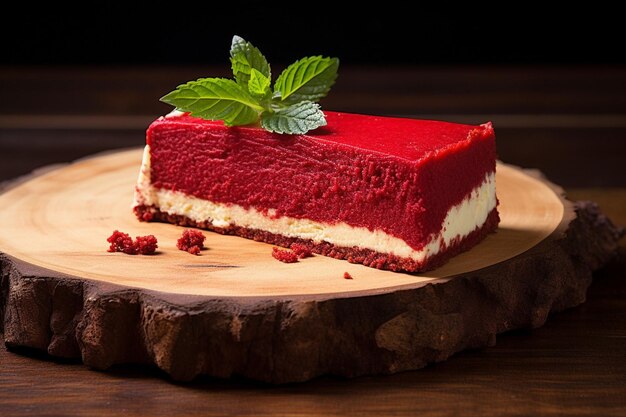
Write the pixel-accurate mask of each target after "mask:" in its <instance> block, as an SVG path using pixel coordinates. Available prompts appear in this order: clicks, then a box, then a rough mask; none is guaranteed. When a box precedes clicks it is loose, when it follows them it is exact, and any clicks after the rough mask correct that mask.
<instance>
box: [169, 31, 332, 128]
mask: <svg viewBox="0 0 626 417" xmlns="http://www.w3.org/2000/svg"><path fill="white" fill-rule="evenodd" d="M230 62H231V67H232V70H233V76H234V78H235V79H234V80H230V79H225V78H200V79H198V80H196V81H190V82H188V83H185V84H182V85H180V86H178V87H177V88H176V89H175V90H174V91H172V92H171V93H169V94H167V95H165V96H163V97H162V98H161V101H162V102H164V103H167V104H171V105H172V106H174V107H176V109H177V110H180V111H183V112H189V113H190V114H191V115H192V116H195V117H200V118H203V119H209V120H223V121H224V124H225V125H226V126H241V125H247V124H253V123H259V122H260V125H261V127H263V128H264V129H265V130H268V131H270V132H275V133H285V134H303V133H306V132H308V131H309V130H313V129H316V128H318V127H320V126H325V125H326V118H325V117H324V113H323V112H322V110H321V109H320V106H319V104H317V103H316V102H317V101H319V100H320V99H321V98H323V97H325V96H326V94H328V91H329V90H330V88H331V87H332V85H333V84H334V83H335V80H336V79H337V70H338V68H339V60H338V59H337V58H328V57H322V56H311V57H306V58H302V59H300V60H298V61H296V62H294V63H293V64H291V65H289V66H288V67H287V68H286V69H285V70H284V71H283V72H282V73H281V74H280V75H279V76H278V78H277V79H276V82H275V83H274V88H273V89H272V88H271V84H272V73H271V69H270V65H269V63H268V62H267V59H265V57H264V56H263V54H262V53H261V51H259V49H258V48H256V47H255V46H254V45H252V44H251V43H250V42H246V41H245V40H244V39H243V38H241V37H239V36H234V37H233V41H232V44H231V48H230Z"/></svg>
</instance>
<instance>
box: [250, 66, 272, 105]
mask: <svg viewBox="0 0 626 417" xmlns="http://www.w3.org/2000/svg"><path fill="white" fill-rule="evenodd" d="M270 83H271V80H270V79H269V78H267V77H266V76H265V75H263V74H261V73H260V72H259V71H257V70H256V69H255V68H252V71H251V72H250V79H249V80H248V91H249V92H250V94H252V95H253V96H254V97H257V98H259V99H262V98H265V97H268V96H269V94H270Z"/></svg>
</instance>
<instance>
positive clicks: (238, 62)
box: [230, 35, 272, 88]
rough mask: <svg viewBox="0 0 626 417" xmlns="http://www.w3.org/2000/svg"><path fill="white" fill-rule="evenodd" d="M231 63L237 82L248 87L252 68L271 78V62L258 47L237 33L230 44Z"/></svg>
mask: <svg viewBox="0 0 626 417" xmlns="http://www.w3.org/2000/svg"><path fill="white" fill-rule="evenodd" d="M230 63H231V67H232V69H233V75H234V76H235V80H237V83H238V84H239V85H241V86H242V87H244V88H248V82H249V81H250V74H251V72H252V69H255V70H257V71H259V72H260V73H261V74H263V75H264V76H265V77H266V78H269V79H271V78H272V74H271V70H270V64H268V62H267V59H265V57H264V56H263V54H262V53H261V51H259V49H258V48H256V47H255V46H253V45H252V44H251V43H250V42H246V41H245V40H244V39H243V38H241V37H239V36H237V35H235V36H233V42H232V44H231V46H230Z"/></svg>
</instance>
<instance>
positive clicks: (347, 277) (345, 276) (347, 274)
mask: <svg viewBox="0 0 626 417" xmlns="http://www.w3.org/2000/svg"><path fill="white" fill-rule="evenodd" d="M343 279H352V275H350V274H349V273H348V272H344V273H343Z"/></svg>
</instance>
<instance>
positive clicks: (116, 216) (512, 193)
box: [0, 150, 622, 382]
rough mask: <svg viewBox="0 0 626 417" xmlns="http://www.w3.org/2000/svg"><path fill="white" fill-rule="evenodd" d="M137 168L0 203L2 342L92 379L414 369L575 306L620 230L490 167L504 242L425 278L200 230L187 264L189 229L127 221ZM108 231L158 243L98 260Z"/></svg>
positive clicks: (120, 163) (98, 167)
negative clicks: (185, 234) (122, 368)
mask: <svg viewBox="0 0 626 417" xmlns="http://www.w3.org/2000/svg"><path fill="white" fill-rule="evenodd" d="M140 161H141V151H139V150H129V151H123V152H117V153H113V154H108V155H103V156H98V157H94V158H90V159H86V160H83V161H79V162H77V163H74V164H72V165H69V166H66V167H63V168H60V169H56V170H52V171H50V172H47V173H45V174H42V175H37V176H34V177H33V178H30V179H28V180H27V181H22V182H21V183H20V184H18V185H15V186H13V187H11V188H10V189H8V190H6V191H5V192H4V193H3V194H1V195H0V252H1V253H4V255H2V254H0V263H1V264H0V266H1V268H2V269H1V271H2V286H1V288H2V292H1V293H0V318H2V319H3V320H1V321H0V323H3V324H4V332H5V340H6V343H7V344H8V345H9V346H30V347H35V348H39V349H44V350H47V351H48V352H49V353H50V354H51V355H55V356H62V357H81V358H82V360H83V361H84V362H85V363H87V364H88V365H90V366H93V367H96V368H107V367H109V366H111V365H112V364H114V363H120V362H148V363H155V364H156V365H157V366H159V367H160V368H162V369H164V370H165V371H166V372H168V373H169V374H170V375H172V376H173V377H174V378H176V379H181V380H187V379H191V378H193V377H194V376H196V375H198V374H210V375H215V376H220V377H229V376H232V375H241V376H244V377H249V378H254V379H258V380H263V381H268V382H290V381H302V380H306V379H309V378H312V377H314V376H317V375H321V374H326V373H331V374H337V375H344V376H355V375H362V374H372V373H389V372H396V371H401V370H406V369H416V368H419V367H421V366H424V365H425V364H427V363H429V362H432V361H438V360H443V359H445V358H447V357H448V356H450V355H451V354H453V353H454V352H456V351H459V350H461V349H464V348H466V347H479V346H485V345H488V344H492V343H494V342H495V334H496V333H498V332H501V331H505V330H509V329H513V328H518V327H523V326H539V325H541V324H543V322H544V321H545V319H546V317H547V314H548V313H549V312H550V311H555V310H561V309H563V308H567V307H570V306H573V305H576V304H578V303H580V302H582V301H583V300H584V295H585V291H586V288H587V286H588V285H589V283H590V281H591V271H592V270H593V269H595V268H597V267H599V266H600V265H601V264H602V263H603V262H605V261H606V260H607V259H608V257H609V256H610V255H611V254H612V253H613V252H614V251H615V249H616V242H617V240H618V239H619V237H620V233H622V231H621V230H618V229H616V228H614V227H613V226H612V225H611V223H610V222H609V221H608V220H607V219H606V218H605V217H603V216H602V215H601V213H599V211H598V210H597V208H596V207H595V206H593V205H590V204H583V205H579V209H578V218H576V216H575V209H574V206H573V205H572V204H571V203H569V202H567V201H566V200H564V199H563V198H562V197H561V195H560V193H561V191H560V190H559V189H558V188H557V187H555V186H553V185H551V184H549V183H548V182H546V181H545V180H543V179H541V178H540V177H539V176H538V175H536V174H534V175H530V174H528V173H527V172H524V171H522V170H520V169H517V168H514V167H511V166H507V165H504V164H499V165H498V169H497V178H496V181H497V193H498V198H499V200H500V206H499V210H500V213H501V217H502V222H501V225H500V228H499V230H498V232H497V233H496V234H493V235H491V236H489V237H488V238H487V239H486V240H485V241H484V242H482V243H481V244H480V245H478V246H477V247H475V248H474V249H472V250H471V251H469V252H467V253H464V254H462V255H460V256H458V257H456V258H454V259H453V260H451V261H450V262H449V263H448V264H446V265H445V266H443V267H442V268H439V269H437V270H435V271H431V272H428V273H426V274H420V275H418V274H404V273H393V272H389V271H379V270H375V269H372V268H367V267H364V266H362V265H353V264H350V263H347V262H345V261H339V260H335V259H331V258H326V257H322V256H315V257H313V258H308V259H304V260H302V261H300V262H298V263H296V264H283V263H280V262H278V261H276V260H275V259H273V258H272V257H271V248H272V247H271V245H267V244H264V243H259V242H253V241H249V240H245V239H242V238H238V237H232V236H222V235H219V234H215V233H208V232H207V242H206V244H207V246H208V248H209V249H208V250H206V251H204V252H203V253H202V255H201V256H191V255H189V254H187V253H185V252H181V251H178V250H177V249H176V247H175V242H176V239H177V238H178V237H179V236H180V233H181V231H182V228H180V227H176V226H172V225H168V224H158V223H140V222H138V221H137V220H136V219H135V217H134V216H133V214H132V213H131V210H130V204H131V200H132V192H133V186H134V182H135V179H136V176H137V173H138V169H139V165H140ZM114 229H119V230H122V231H125V232H127V233H130V234H131V235H144V234H154V235H155V236H156V237H157V238H158V240H159V252H158V254H157V255H155V256H129V255H123V254H119V253H116V254H110V253H107V252H106V248H107V246H108V244H107V243H106V238H107V237H108V236H109V235H110V234H111V232H112V231H113V230H114ZM344 272H349V273H350V274H351V275H352V276H353V278H354V279H352V280H345V279H343V273H344ZM430 284H436V285H430ZM2 316H3V317H2Z"/></svg>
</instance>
